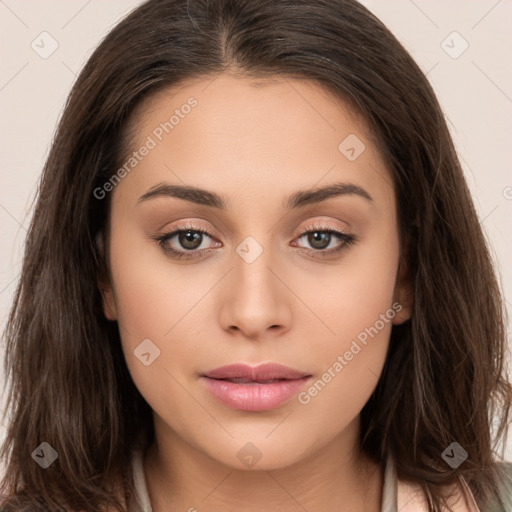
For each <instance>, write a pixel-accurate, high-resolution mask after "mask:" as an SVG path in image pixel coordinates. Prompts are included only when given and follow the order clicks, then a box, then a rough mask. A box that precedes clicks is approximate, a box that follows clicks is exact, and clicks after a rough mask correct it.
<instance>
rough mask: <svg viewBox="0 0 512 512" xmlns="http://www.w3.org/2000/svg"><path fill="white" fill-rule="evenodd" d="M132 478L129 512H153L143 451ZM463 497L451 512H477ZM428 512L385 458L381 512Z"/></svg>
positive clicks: (468, 497)
mask: <svg viewBox="0 0 512 512" xmlns="http://www.w3.org/2000/svg"><path fill="white" fill-rule="evenodd" d="M133 477H134V483H135V492H134V495H133V497H132V500H131V501H130V503H129V507H128V512H153V509H152V508H151V502H150V500H149V494H148V489H147V486H146V478H145V475H144V466H143V458H142V452H141V451H137V452H134V454H133ZM462 487H464V484H462ZM465 489H466V493H465V494H464V493H463V494H462V495H461V496H460V497H462V499H459V500H458V501H457V503H456V504H455V505H454V508H453V510H454V512H479V509H478V507H477V506H476V503H475V502H474V500H473V498H472V496H471V493H470V492H469V489H467V487H465ZM423 510H428V508H427V503H426V501H425V499H424V495H423V493H422V491H421V489H420V488H419V487H417V486H414V485H410V484H407V483H404V482H402V481H398V480H397V477H396V472H395V467H394V464H393V460H392V458H391V457H390V458H388V460H387V463H386V469H385V472H384V482H383V489H382V508H381V512H398V511H400V512H421V511H423Z"/></svg>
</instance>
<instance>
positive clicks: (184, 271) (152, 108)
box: [101, 74, 411, 512]
mask: <svg viewBox="0 0 512 512" xmlns="http://www.w3.org/2000/svg"><path fill="white" fill-rule="evenodd" d="M191 96H193V97H194V98H196V99H197V101H198V104H197V106H196V107H195V108H194V109H192V110H191V112H190V113H189V114H188V115H186V116H185V117H184V118H183V119H180V122H179V124H178V125H177V126H175V127H174V129H173V130H172V131H170V132H169V133H168V134H165V136H164V137H163V138H162V141H161V142H159V143H158V144H157V146H156V147H155V148H154V149H152V150H151V151H150V152H149V154H148V155H147V156H145V157H144V158H143V159H142V161H141V162H140V163H138V165H137V167H136V168H135V169H134V170H133V171H131V172H130V173H129V174H128V175H127V176H126V177H124V178H123V179H122V180H121V182H120V183H119V184H118V185H117V186H116V187H115V188H114V190H113V192H112V194H113V197H112V210H111V216H110V220H109V222H110V224H109V230H108V234H107V239H106V241H105V243H106V246H107V253H106V254H107V264H108V270H109V277H108V279H107V281H106V282H102V283H101V289H102V293H103V299H104V311H105V315H106V316H107V317H108V318H109V319H111V320H116V321H117V322H118V324H119V328H120V332H121V338H122V345H123V351H124V354H125V358H126V363H127V365H128V368H129V371H130V373H131V375H132V378H133V380H134V382H135V384H136V386H137V388H138V389H139V390H140V392H141V394H142V395H143V396H144V398H145V399H146V400H147V402H148V403H149V405H150V406H151V408H152V409H153V411H154V420H155V438H156V442H155V444H154V445H153V446H152V447H151V449H150V450H149V451H148V453H147V455H146V457H145V460H144V469H145V474H146V480H147V484H148V490H149V494H150V498H151V502H152V507H153V510H154V512H163V511H169V510H194V508H195V509H197V510H201V511H217V510H223V511H227V512H230V511H239V510H244V511H261V510H278V509H279V510H281V511H284V512H292V511H293V512H295V511H303V510H304V509H306V510H308V511H310V512H313V511H328V510H336V511H348V510H350V511H363V510H364V511H366V512H368V511H379V510H380V506H381V492H382V474H381V471H380V468H379V467H378V466H376V465H375V464H374V463H372V462H371V461H370V460H369V459H368V458H367V457H365V456H364V454H362V453H361V451H360V450H359V448H358V439H359V414H360V411H361V409H362V408H363V406H364V404H365V403H366V402H367V400H368V398H369V397H370V395H371V394H372V392H373V390H374V389H375V386H376V384H377V381H378V377H379V376H380V374H381V370H382V368H383V364H384V361H385V357H386V352H387V349H388V342H389V337H390V332H391V327H392V324H399V323H401V322H404V321H405V320H407V319H408V318H409V317H410V311H411V308H410V304H408V302H407V297H409V295H410V285H409V279H408V277H407V275H406V273H405V272H406V271H405V267H404V266H403V265H399V263H400V255H401V251H400V242H399V234H398V223H397V214H396V204H395V194H394V189H393V184H392V180H391V175H390V173H389V170H388V169H386V166H385V164H384V161H383V159H382V156H381V155H380V154H379V153H378V151H377V149H376V147H375V145H374V143H373V142H372V140H371V137H370V134H369V133H368V131H367V129H366V127H365V126H364V123H362V121H361V120H360V119H359V118H358V117H357V116H356V115H355V114H354V113H352V112H351V111H350V110H349V109H348V107H347V106H346V105H344V104H343V103H342V102H341V101H339V100H336V99H335V98H334V97H332V96H331V95H329V94H328V93H327V92H326V91H325V90H324V89H322V88H321V87H320V86H319V85H317V84H315V83H313V82H310V81H305V80H298V79H289V78H286V79H283V78H277V77H276V78H273V79H272V80H267V81H265V82H262V81H259V82H258V85H257V86H256V85H255V82H254V80H250V79H242V78H235V77H233V76H231V75H228V74H221V75H218V76H217V77H215V78H214V77H209V78H208V79H198V80H195V81H188V82H186V83H184V84H182V85H180V86H179V87H176V88H173V89H168V90H165V91H163V92H159V93H158V94H157V95H154V96H152V97H150V98H149V99H148V100H146V101H145V102H144V103H143V104H142V105H141V106H140V108H138V110H137V111H136V113H135V115H134V117H133V127H134V129H135V132H134V137H133V138H132V141H131V145H130V148H131V150H132V151H135V150H137V149H138V148H140V147H141V146H142V145H143V144H144V142H145V141H146V140H147V137H148V135H151V133H152V132H153V130H154V129H155V127H157V126H159V124H160V123H161V122H163V121H165V120H167V119H168V118H169V116H170V114H172V112H173V111H174V110H175V109H176V108H178V109H179V108H180V107H181V106H182V105H183V104H185V103H186V102H187V99H188V98H190V97H191ZM349 134H356V135H357V137H358V138H359V139H360V140H361V141H363V142H364V144H365V146H366V148H365V150H364V151H363V152H362V153H361V155H360V156H359V157H358V158H357V159H356V160H354V161H349V160H348V159H347V158H346V156H345V155H344V154H342V152H340V151H339V149H338V146H339V145H340V143H341V142H342V141H343V140H344V139H345V138H346V137H347V136H348V135H349ZM162 182H167V183H169V184H173V185H188V186H196V187H201V188H204V189H207V190H209V191H212V192H216V193H217V194H219V195H221V196H223V197H224V198H225V200H226V202H227V208H226V209H225V210H219V209H217V208H212V207H208V206H205V205H197V204H193V203H192V202H189V201H186V200H184V199H178V198H175V197H165V196H158V197H154V198H152V199H148V200H146V201H139V198H140V197H141V196H142V195H144V194H145V193H146V192H147V191H148V190H150V189H151V188H152V187H154V186H155V185H158V184H160V183H162ZM337 182H344V183H351V184H354V185H357V186H359V187H361V188H362V189H364V190H365V191H366V192H367V193H368V194H369V195H370V196H371V198H372V200H371V201H369V200H367V199H365V198H363V197H361V196H359V195H356V194H350V195H339V196H334V197H330V198H329V199H327V200H325V201H323V202H320V203H318V204H310V205H307V206H305V207H302V208H297V209H295V210H291V211H287V210H286V209H285V208H284V206H283V205H284V201H285V200H286V199H287V198H288V196H290V195H291V194H293V193H294V192H296V191H298V190H310V189H312V188H319V187H323V186H326V185H329V184H334V183H337ZM188 223H192V224H193V226H194V229H196V230H202V229H208V230H210V231H211V232H212V233H213V235H214V237H213V238H210V237H209V236H206V235H204V236H203V238H202V242H201V244H200V246H199V243H198V244H197V245H196V246H197V247H199V248H198V249H194V250H195V251H196V254H195V255H196V256H197V254H199V255H200V257H197V258H195V259H190V260H183V259H181V260H180V259H174V258H172V256H170V255H169V253H166V252H165V250H164V248H163V247H162V246H161V245H159V244H158V243H157V242H156V241H155V240H154V238H155V237H158V236H159V235H162V234H165V233H170V232H171V231H173V230H174V229H177V228H179V229H187V228H188V227H189V226H188ZM318 223H320V225H321V227H323V228H324V231H325V229H332V230H336V231H342V232H348V233H349V234H351V235H354V236H355V237H356V238H357V240H356V243H355V244H352V245H345V246H344V247H343V249H342V250H341V251H339V252H337V253H334V254H331V255H330V256H327V257H326V256H324V257H322V254H321V251H322V250H324V251H325V250H327V249H330V248H332V247H339V246H342V245H343V241H341V240H340V239H338V238H336V237H335V236H332V237H331V241H330V242H329V246H328V248H327V249H321V248H320V249H318V247H320V246H319V245H312V244H314V240H313V241H311V240H310V239H309V241H308V235H302V236H299V235H300V230H301V229H308V230H310V231H315V229H314V227H315V226H317V225H318ZM310 228H312V229H310ZM316 231H321V230H319V229H316ZM247 236H251V237H253V238H254V239H255V240H256V241H257V242H258V244H259V245H260V246H261V247H262V248H263V252H262V253H261V254H260V255H259V257H257V258H256V259H255V260H254V261H253V262H251V263H247V262H246V261H245V260H244V259H242V257H241V256H240V255H239V254H238V253H237V252H236V249H237V247H238V246H239V244H240V243H241V242H242V241H243V240H244V239H245V238H246V237H247ZM182 241H183V239H182ZM168 245H171V246H172V247H173V248H174V249H176V250H179V251H180V250H181V251H182V252H186V251H187V250H186V248H185V247H184V246H183V245H181V244H180V241H179V239H178V236H175V237H174V238H173V239H172V241H168ZM203 249H205V250H204V251H203V252H202V255H201V254H200V253H201V250H203ZM315 249H316V252H315ZM250 250H253V249H250ZM395 302H398V303H399V304H400V305H401V306H402V309H401V311H400V312H399V313H397V314H396V316H395V317H394V318H393V319H392V321H389V322H388V323H385V326H384V328H382V329H381V330H380V331H379V332H378V334H377V335H376V336H374V337H373V338H370V339H369V342H368V344H367V345H366V346H364V347H363V349H362V350H361V351H360V352H359V353H358V354H357V355H355V356H354V357H353V358H352V360H350V361H347V365H346V366H344V368H343V370H342V371H341V372H339V373H338V374H336V377H335V378H332V380H331V381H330V382H329V383H328V384H327V385H326V386H325V387H324V388H323V389H322V390H321V392H319V393H318V394H317V395H316V396H314V397H312V398H311V400H310V402H309V403H307V404H301V403H299V401H298V400H297V397H296V396H294V397H292V399H290V400H288V401H287V402H286V403H284V404H283V405H281V406H279V407H277V408H276V409H273V410H270V411H263V412H248V411H239V410H234V409H231V408H229V407H227V406H225V405H223V404H222V403H220V402H219V401H217V399H216V398H214V397H213V396H212V395H211V394H210V393H209V391H208V390H207V389H206V387H205V386H204V384H203V383H202V381H201V380H200V378H199V375H200V374H201V373H204V372H206V371H208V370H212V369H214V368H217V367H219V366H223V365H226V364H231V363H237V362H245V363H248V364H251V365H257V364H259V363H262V362H277V363H280V364H283V365H286V366H289V367H291V368H295V369H298V370H301V371H304V372H306V373H308V374H311V375H313V381H316V380H317V379H318V378H321V376H322V375H323V374H324V373H325V372H326V371H327V369H328V368H330V367H332V366H333V363H334V362H335V361H336V360H337V357H338V356H339V355H343V354H344V353H345V352H346V351H348V350H349V349H350V346H351V343H352V341H353V340H354V339H356V337H357V335H358V334H359V333H361V332H362V331H364V329H365V328H368V327H370V326H374V325H375V323H376V321H377V320H378V319H379V317H380V315H382V314H384V313H385V312H386V311H387V310H389V309H390V308H391V307H392V304H393V303H395ZM144 339H150V340H152V342H153V343H154V344H155V345H156V346H157V347H158V348H159V349H160V356H159V357H158V358H156V359H155V360H154V362H152V363H151V364H150V365H149V366H145V365H144V364H142V363H141V361H140V360H139V359H138V358H137V357H136V356H135V355H134V350H135V349H136V348H137V346H138V345H139V344H140V343H141V341H142V340H144ZM304 389H305V390H307V389H308V386H306V387H305V388H304ZM247 443H252V444H253V445H254V446H256V447H257V450H258V451H259V453H261V458H260V460H259V461H258V462H257V463H256V464H255V465H254V466H253V467H250V468H249V467H248V466H246V465H245V464H244V463H243V461H241V460H240V459H239V458H238V457H237V453H238V452H239V450H240V449H241V448H242V447H244V446H245V445H246V444H247ZM247 449H249V448H247V447H246V450H247ZM250 449H252V450H254V449H253V448H250ZM192 507H194V508H192Z"/></svg>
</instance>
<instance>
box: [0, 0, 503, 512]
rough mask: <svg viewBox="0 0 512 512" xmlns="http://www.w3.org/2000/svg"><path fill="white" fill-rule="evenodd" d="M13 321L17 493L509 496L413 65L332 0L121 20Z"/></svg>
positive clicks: (64, 498) (494, 502)
mask: <svg viewBox="0 0 512 512" xmlns="http://www.w3.org/2000/svg"><path fill="white" fill-rule="evenodd" d="M6 343H7V356H6V357H7V359H6V363H7V369H8V372H9V373H8V374H9V377H10V378H11V387H10V395H9V398H10V402H9V405H10V408H11V409H12V413H11V420H10V423H9V426H8V427H9V428H8V434H7V439H6V442H5V444H4V446H3V456H5V457H6V460H7V474H6V477H5V479H4V482H3V489H4V495H5V498H4V504H3V510H6V511H9V512H10V511H11V510H17V511H20V510H26V511H28V510H30V511H33V510H70V511H97V510H115V511H126V510H129V511H131V512H133V511H153V512H161V511H163V510H189V511H192V510H224V511H230V510H240V509H242V510H247V511H252V510H255V511H256V510H273V509H277V508H279V510H285V511H288V510H290V511H291V510H304V509H305V510H361V511H362V510H364V511H372V512H373V511H375V512H377V511H384V510H386V511H388V510H402V511H403V510H429V511H439V510H477V509H480V510H481V511H494V510H507V508H506V507H509V506H510V505H508V504H507V499H509V497H508V496H507V495H506V492H507V490H509V489H510V483H509V481H507V480H506V479H507V471H506V469H507V468H506V466H505V465H503V464H499V463H498V462H497V460H496V458H495V456H494V450H493V448H494V444H493V443H494V442H496V441H497V440H499V439H500V438H504V437H505V433H506V426H507V423H508V418H509V416H508V414H509V407H510V403H511V397H512V392H511V387H510V383H508V382H507V381H506V379H505V376H504V375H505V370H504V352H505V348H506V339H505V323H504V319H503V306H502V299H501V297H500V291H499V287H498V284H497V282H496V278H495V274H494V270H493V267H492V263H491V259H490V257H489V252H488V249H487V247H486V244H485V240H484V236H483V234H482V230H481V227H480V224H479V220H478V217H477V215H476V213H475V209H474V206H473V203H472V200H471V197H470V194H469V192H468V189H467V186H466V183H465V181H464V177H463V173H462V171H461V167H460V164H459V161H458V159H457V156H456V153H455V150H454V147H453V144H452V141H451V139H450V135H449V132H448V129H447V127H446V123H445V121H444V118H443V115H442V112H441V109H440V108H439V105H438V102H437V100H436V98H435V96H434V93H433V91H432V89H431V87H430V85H429V84H428V82H427V80H426V79H425V77H424V75H423V74H422V72H421V70H420V69H419V68H418V66H417V65H416V64H415V63H414V62H413V60H412V59H411V57H410V56H409V55H408V54H407V52H406V51H405V50H404V48H403V47H402V46H401V45H400V44H399V43H398V42H397V40H396V39H395V38H394V37H393V36H392V35H391V34H390V32H389V31H388V30H387V29H386V28H385V27H384V26H383V25H382V24H381V23H380V22H379V21H378V20H377V19H376V18H375V17H374V16H372V14H371V13H369V12H368V11H367V10H366V9H365V8H364V7H362V6H361V5H359V4H358V3H356V2H355V1H352V0H322V1H319V2H315V3H311V2H307V1H305V0H284V1H280V2H270V1H258V2H254V1H251V2H249V1H241V0H239V1H234V0H231V1H230V0H213V1H206V0H203V1H200V0H198V1H188V2H185V1H184V0H175V1H169V0H165V1H164V0H149V1H148V2H146V3H144V4H142V5H141V6H140V7H139V8H138V9H136V10H135V11H133V12H132V13H131V14H130V15H129V16H128V17H127V18H126V19H125V20H123V21H122V22H121V23H120V24H119V25H118V26H116V27H115V28H114V29H113V30H112V31H111V32H110V34H109V35H108V36H107V37H106V38H105V40H104V41H103V42H102V43H101V44H100V46H99V47H98V49H97V50H96V51H95V52H94V54H93V55H92V56H91V58H90V59H89V61H88V63H87V65H86V66H85V68H84V70H83V71H82V73H81V74H80V76H79V78H78V80H77V82H76V84H75V86H74V88H73V90H72V92H71V95H70V98H69V100H68V103H67V106H66V109H65V112H64V114H63V117H62V120H61V122H60V125H59V129H58V133H57V136H56V138H55V141H54V143H53V147H52V151H51V153H50V155H49V158H48V161H47V163H46V166H45V169H44V172H43V176H42V182H41V188H40V193H39V197H38V201H37V205H36V209H35V214H34V217H33V221H32V225H31V227H30V230H29V233H28V237H27V246H26V254H25V259H24V266H23V271H22V278H21V280H20V284H19V287H18V290H17V293H16V296H15V302H14V305H13V309H12V312H11V316H10V319H9V324H8V327H7V330H6ZM34 375H37V376H39V377H38V378H37V379H34ZM493 418H497V420H496V421H497V426H498V430H497V435H496V437H494V438H493V436H492V435H491V421H492V419H493Z"/></svg>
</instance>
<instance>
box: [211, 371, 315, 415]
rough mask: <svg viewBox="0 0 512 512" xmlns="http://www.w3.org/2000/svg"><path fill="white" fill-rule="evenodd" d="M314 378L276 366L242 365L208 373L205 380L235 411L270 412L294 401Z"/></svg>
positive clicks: (220, 399)
mask: <svg viewBox="0 0 512 512" xmlns="http://www.w3.org/2000/svg"><path fill="white" fill-rule="evenodd" d="M310 377H311V374H307V373H305V372H301V371H299V370H294V369H292V368H288V367H286V366H283V365H280V364H276V363H265V364H261V365H259V366H256V367H253V366H250V365H247V364H243V363H242V364H232V365H228V366H222V367H220V368H216V369H215V370H212V371H209V372H206V373H205V374H203V375H201V380H202V381H203V382H204V383H205V385H206V387H207V389H208V390H209V391H210V392H211V393H212V395H213V396H214V397H215V398H217V399H218V400H219V401H221V402H222V403H223V404H225V405H227V406H229V407H231V408H233V409H239V410H243V411H266V410H270V409H274V408H276V407H278V406H280V405H281V404H283V403H284V402H286V401H287V400H288V399H290V398H291V397H292V396H293V395H295V394H296V393H297V392H298V391H299V390H300V388H302V387H303V386H304V384H305V382H306V381H308V380H309V378H310ZM227 379H229V380H227ZM272 380H274V381H275V382H268V381H272Z"/></svg>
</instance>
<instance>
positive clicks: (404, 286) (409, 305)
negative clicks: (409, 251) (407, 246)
mask: <svg viewBox="0 0 512 512" xmlns="http://www.w3.org/2000/svg"><path fill="white" fill-rule="evenodd" d="M395 303H397V304H399V305H400V308H398V307H397V308H396V309H395V312H396V314H395V316H394V318H393V320H392V323H393V325H399V324H403V323H404V322H406V321H407V320H409V319H410V318H411V316H412V309H413V305H414V287H413V284H412V279H411V275H410V272H409V267H408V265H407V260H406V258H405V257H403V256H402V258H401V260H400V263H399V264H398V272H397V276H396V281H395V291H394V294H393V304H395Z"/></svg>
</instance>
